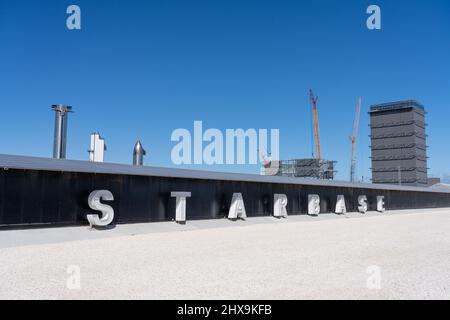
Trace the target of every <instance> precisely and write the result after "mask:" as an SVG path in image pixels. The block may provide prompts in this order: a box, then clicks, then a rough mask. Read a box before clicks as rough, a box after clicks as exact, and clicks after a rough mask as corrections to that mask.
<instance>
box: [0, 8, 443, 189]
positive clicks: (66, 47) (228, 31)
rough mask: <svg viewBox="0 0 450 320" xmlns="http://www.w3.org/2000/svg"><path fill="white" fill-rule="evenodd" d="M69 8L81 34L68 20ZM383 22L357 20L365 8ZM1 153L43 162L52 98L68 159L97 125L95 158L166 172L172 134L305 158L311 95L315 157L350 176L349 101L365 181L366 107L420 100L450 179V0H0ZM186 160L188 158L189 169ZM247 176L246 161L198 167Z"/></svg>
mask: <svg viewBox="0 0 450 320" xmlns="http://www.w3.org/2000/svg"><path fill="white" fill-rule="evenodd" d="M70 4H77V5H79V6H80V8H81V12H82V30H76V31H69V30H68V29H67V28H66V18H67V14H66V8H67V6H68V5H70ZM370 4H377V5H379V6H380V7H381V10H382V30H380V31H370V30H368V29H367V28H366V19H367V16H368V15H367V14H366V8H367V7H368V6H369V5H370ZM0 41H1V45H0V108H1V111H2V112H1V117H0V153H7V154H24V155H34V156H51V154H52V136H53V114H52V112H51V111H50V105H51V104H53V103H67V104H70V105H72V106H73V107H74V110H75V113H73V114H72V115H71V118H70V123H69V140H68V158H71V159H88V154H87V149H88V146H89V134H90V133H91V132H92V131H99V132H100V133H101V134H102V135H103V136H104V137H105V138H106V142H107V146H108V151H107V154H106V161H108V162H121V163H130V161H131V156H132V154H131V152H132V149H133V145H134V143H135V141H136V140H137V139H138V138H140V139H141V140H142V141H143V144H144V146H145V148H146V149H147V151H148V156H147V157H146V160H145V163H146V164H147V165H156V166H174V165H173V164H172V163H171V160H170V151H171V149H172V147H173V146H174V143H173V142H171V141H170V135H171V133H172V131H173V130H174V129H176V128H187V129H192V127H193V121H194V120H202V121H203V126H204V127H205V128H218V129H221V130H225V129H226V128H244V129H245V128H279V129H280V151H281V157H282V158H286V159H287V158H301V157H310V156H311V136H310V135H311V129H310V112H309V100H308V99H309V97H308V90H309V88H312V89H313V90H314V91H315V93H316V94H317V95H318V96H319V105H318V108H319V119H320V129H321V140H322V153H323V156H324V157H325V158H328V159H333V160H337V161H338V167H337V169H338V171H339V173H338V178H339V179H344V180H345V179H348V175H349V166H350V142H349V138H348V137H349V135H350V134H351V132H352V127H353V115H354V111H355V107H356V103H357V97H358V96H359V95H361V96H362V97H363V107H364V109H363V113H362V117H361V129H360V132H359V144H358V147H357V150H358V151H357V156H358V170H357V173H358V176H359V177H361V176H364V177H365V180H367V179H368V178H370V170H369V168H370V159H369V156H370V150H369V144H370V143H369V138H368V134H369V128H368V120H369V119H368V115H367V109H368V106H369V105H370V104H374V103H382V102H388V101H393V100H400V99H417V100H419V101H421V102H422V103H423V104H425V106H426V108H427V111H428V115H427V120H428V124H429V126H428V129H427V130H428V132H427V133H428V134H429V138H428V145H429V146H430V148H429V150H428V152H429V154H428V155H429V157H430V159H429V167H430V174H433V175H444V174H447V173H450V164H449V161H448V159H449V158H450V143H449V133H448V132H449V131H448V124H449V118H450V109H449V107H450V103H449V102H450V2H449V1H448V0H442V1H438V0H436V1H397V0H396V1H373V2H368V1H357V0H350V1H348V0H347V1H299V0H297V1H275V0H270V1H267V0H252V1H249V0H227V1H224V0H223V1H219V0H216V1H197V0H184V1H170V0H165V1H163V0H161V1H159V0H158V1H156V0H153V1H113V0H108V1H106V0H104V1H98V0H96V1H93V0H89V1H85V0H73V1H62V0H53V1H51V0H42V1H6V0H5V1H1V2H0ZM194 167H195V166H194ZM195 168H200V169H208V170H221V171H238V172H255V173H257V172H258V168H257V167H255V166H213V167H211V166H201V167H198V166H197V167H195Z"/></svg>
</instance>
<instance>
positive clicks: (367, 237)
mask: <svg viewBox="0 0 450 320" xmlns="http://www.w3.org/2000/svg"><path fill="white" fill-rule="evenodd" d="M347 217H348V219H346V218H345V217H336V218H333V219H318V220H314V219H310V220H296V219H294V217H290V218H288V219H287V220H285V222H281V223H280V222H278V221H277V220H275V219H273V220H271V221H273V222H272V223H252V219H248V220H247V221H245V222H239V223H238V224H235V225H233V222H229V221H221V222H220V223H222V224H223V223H227V224H228V225H229V227H226V228H221V227H217V228H214V227H210V226H211V222H209V224H208V227H205V228H196V229H189V228H187V229H178V230H175V227H174V229H173V230H171V229H170V228H172V227H170V228H169V227H168V226H173V225H174V226H175V224H174V223H167V226H166V229H164V231H162V232H137V234H133V233H131V232H130V233H128V234H117V235H115V236H105V237H99V238H93V239H88V240H78V239H77V238H74V239H75V240H72V241H70V239H66V241H63V242H61V241H58V242H56V243H39V244H35V245H15V246H10V247H6V248H1V249H0V298H1V299H449V298H450V209H434V210H415V211H408V212H406V211H403V212H401V213H398V212H386V213H384V214H368V215H366V216H364V217H363V218H359V217H356V216H352V215H348V216H347ZM266 219H268V218H266ZM255 221H256V220H255ZM220 223H219V224H220ZM188 224H189V222H188ZM157 225H158V226H159V228H160V227H161V224H147V228H156V226H157ZM136 228H137V227H136ZM53 230H54V231H53V232H60V233H64V228H62V229H53ZM55 230H56V231H55ZM77 230H79V233H80V234H81V233H83V232H87V231H86V228H84V227H82V228H79V229H77ZM136 230H139V229H136ZM180 230H183V231H180ZM2 232H3V234H2V235H1V236H2V237H3V238H5V237H8V236H10V237H12V236H14V237H17V236H18V234H21V235H22V237H23V236H27V235H32V234H33V233H32V232H33V230H22V231H15V232H11V233H7V231H0V233H2ZM89 232H91V233H92V232H94V233H95V234H96V235H97V234H100V233H105V235H106V233H107V232H110V231H89ZM0 239H1V237H0ZM69 266H72V267H70V268H69ZM73 266H75V267H73ZM78 268H79V271H80V277H79V279H80V281H79V285H80V286H79V287H78V286H77V284H78V282H77V277H76V274H77V270H78ZM68 272H69V273H68ZM74 279H75V280H74ZM71 280H73V281H71ZM68 282H69V283H68ZM68 284H69V286H68Z"/></svg>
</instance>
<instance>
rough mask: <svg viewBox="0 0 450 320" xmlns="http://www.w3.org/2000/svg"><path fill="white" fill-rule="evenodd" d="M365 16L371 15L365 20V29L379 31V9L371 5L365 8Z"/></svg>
mask: <svg viewBox="0 0 450 320" xmlns="http://www.w3.org/2000/svg"><path fill="white" fill-rule="evenodd" d="M367 14H372V15H371V16H370V17H369V18H367V22H366V24H367V28H368V29H369V30H374V29H377V30H380V29H381V9H380V7H379V6H377V5H371V6H369V7H368V8H367Z"/></svg>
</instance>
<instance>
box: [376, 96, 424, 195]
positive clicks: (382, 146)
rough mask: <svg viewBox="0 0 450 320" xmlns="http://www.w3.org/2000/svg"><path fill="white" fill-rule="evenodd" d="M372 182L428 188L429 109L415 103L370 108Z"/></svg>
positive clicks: (399, 103) (410, 101) (394, 103)
mask: <svg viewBox="0 0 450 320" xmlns="http://www.w3.org/2000/svg"><path fill="white" fill-rule="evenodd" d="M369 114H370V127H371V136H370V137H371V144H372V145H371V149H372V182H373V183H385V184H398V185H408V186H419V187H426V186H427V184H428V176H427V145H426V134H425V127H426V124H425V114H426V112H425V108H424V106H423V105H422V104H420V103H419V102H417V101H414V100H407V101H399V102H390V103H384V104H377V105H372V106H371V107H370V111H369Z"/></svg>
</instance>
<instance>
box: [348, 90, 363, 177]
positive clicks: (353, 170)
mask: <svg viewBox="0 0 450 320" xmlns="http://www.w3.org/2000/svg"><path fill="white" fill-rule="evenodd" d="M361 105H362V98H361V97H359V98H358V105H357V106H356V112H355V120H354V122H353V136H351V137H350V140H351V142H352V154H351V165H350V181H351V182H355V181H356V138H357V136H358V129H359V118H360V115H361Z"/></svg>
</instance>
